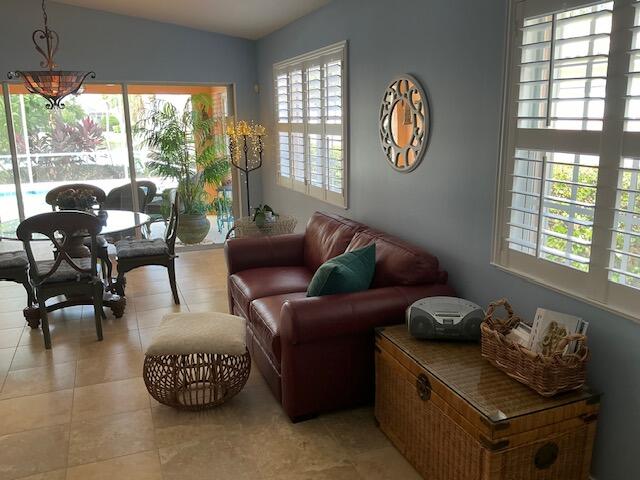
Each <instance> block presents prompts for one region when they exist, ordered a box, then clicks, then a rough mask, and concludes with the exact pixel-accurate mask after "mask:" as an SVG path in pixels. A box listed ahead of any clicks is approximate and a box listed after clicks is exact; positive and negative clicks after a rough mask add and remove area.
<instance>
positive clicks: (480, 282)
mask: <svg viewBox="0 0 640 480" xmlns="http://www.w3.org/2000/svg"><path fill="white" fill-rule="evenodd" d="M505 17H506V0H483V1H477V0H458V1H455V2H454V1H451V0H414V1H411V0H394V1H393V2H391V1H388V0H368V1H366V2H365V1H362V0H336V1H334V2H332V3H331V4H329V5H328V6H327V7H325V8H323V9H321V10H319V11H318V12H315V13H313V14H311V15H309V16H307V17H304V18H302V19H300V20H298V21H297V22H295V23H293V24H291V25H289V26H287V27H285V28H284V29H282V30H280V31H278V32H276V33H274V34H272V35H270V36H268V37H266V38H264V39H262V40H260V41H259V42H258V76H259V82H260V87H261V91H262V95H261V99H260V116H261V120H262V122H264V123H266V124H269V125H273V99H272V95H271V89H272V65H273V63H274V62H277V61H280V60H283V59H286V58H289V57H292V56H294V55H298V54H301V53H304V52H307V51H310V50H313V49H316V48H319V47H323V46H325V45H329V44H331V43H334V42H337V41H340V40H345V39H346V40H348V41H349V77H350V87H351V88H350V103H349V108H350V130H351V135H350V162H351V163H350V165H351V174H350V179H349V181H350V189H351V190H350V208H349V209H348V210H347V211H344V210H341V209H338V208H333V207H331V206H329V205H327V204H323V203H321V202H319V201H316V200H313V199H311V198H308V197H305V196H304V195H301V194H299V193H295V192H292V191H290V190H286V189H284V188H282V187H279V186H277V185H276V183H275V175H276V164H275V161H274V158H273V155H271V156H270V157H269V158H268V159H267V164H266V166H265V167H264V169H263V174H262V178H263V187H262V188H263V199H264V201H266V202H267V203H269V204H270V205H272V206H273V207H274V208H275V209H276V210H279V211H282V212H285V213H288V214H293V215H295V216H297V217H298V218H299V220H300V222H301V225H302V226H304V223H305V222H306V220H307V219H308V217H309V216H310V215H311V214H312V213H313V211H315V210H319V209H322V210H327V211H334V212H338V213H343V214H345V215H347V216H349V217H351V218H354V219H356V220H359V221H363V222H365V223H367V224H370V225H372V226H375V227H378V228H380V229H383V230H387V231H389V232H393V233H394V234H396V235H398V236H400V237H402V238H405V239H407V240H410V241H412V242H415V243H417V244H419V245H422V246H423V247H425V248H427V249H428V250H430V251H431V252H433V253H434V254H436V255H438V257H439V258H440V260H441V262H442V264H443V266H444V267H445V268H446V269H448V270H449V272H450V279H451V283H452V284H453V285H454V286H455V287H456V288H457V290H458V292H459V294H460V295H461V296H464V297H466V298H469V299H471V300H474V301H476V302H478V303H480V304H481V305H486V304H487V303H488V302H489V301H491V300H493V299H497V298H500V297H503V296H504V297H507V298H509V299H510V300H511V302H512V303H513V305H514V306H515V308H516V309H517V310H518V311H519V312H520V313H521V314H523V315H524V316H526V317H529V318H532V315H533V313H534V311H535V308H536V307H538V306H541V307H547V308H550V309H555V310H559V311H565V312H571V313H574V314H576V315H580V316H582V317H584V318H585V319H586V320H588V321H590V322H591V326H590V329H591V330H590V343H591V347H592V352H593V357H592V361H591V364H590V369H589V376H590V382H591V384H592V385H593V386H594V387H596V388H597V389H600V390H602V391H603V392H604V393H605V396H604V398H603V405H602V406H603V409H602V414H601V417H600V425H599V432H598V438H597V445H596V451H595V459H594V464H593V472H594V476H595V477H596V478H598V479H599V480H629V479H630V478H632V477H634V476H635V475H637V472H638V469H639V461H640V460H639V459H638V455H637V454H638V439H639V438H640V381H638V380H639V379H640V325H639V324H637V323H633V322H631V321H629V320H626V319H623V318H619V317H616V316H614V315H612V314H610V313H607V312H605V311H602V310H599V309H597V308H594V307H591V306H589V305H587V304H585V303H582V302H579V301H575V300H572V299H570V298H568V297H566V296H563V295H560V294H557V293H554V292H552V291H550V290H548V289H545V288H542V287H538V286H536V285H533V284H531V283H528V282H526V281H524V280H521V279H519V278H517V277H515V276H512V275H510V274H507V273H504V272H502V271H500V270H498V269H496V268H494V267H492V266H490V265H489V260H490V252H491V237H492V221H493V200H494V196H495V189H496V172H497V166H498V141H499V135H498V126H499V119H500V105H501V85H500V84H501V72H502V65H503V63H502V61H503V53H504V51H503V50H504V42H503V39H504V30H505ZM390 20H391V21H390ZM403 72H408V73H412V74H413V75H415V76H416V77H418V79H420V80H421V81H422V82H423V84H424V86H425V88H426V89H427V91H428V95H429V97H430V101H431V108H432V115H433V132H432V136H431V145H430V147H429V150H428V151H427V154H426V157H425V160H424V162H423V164H422V165H421V166H420V167H419V168H418V169H417V170H416V171H415V172H413V173H411V174H409V175H405V174H400V173H396V172H394V171H393V170H392V169H391V168H390V167H388V166H387V165H385V162H384V159H383V155H382V153H381V151H380V148H379V142H378V137H377V124H376V122H377V115H378V105H379V101H380V97H381V95H382V93H383V90H384V87H385V85H386V83H387V82H388V81H390V80H391V79H392V78H393V77H394V75H396V74H398V73H403ZM271 131H273V130H271ZM274 137H275V135H272V137H271V138H272V139H273V138H274ZM272 142H273V140H272ZM634 478H635V477H634Z"/></svg>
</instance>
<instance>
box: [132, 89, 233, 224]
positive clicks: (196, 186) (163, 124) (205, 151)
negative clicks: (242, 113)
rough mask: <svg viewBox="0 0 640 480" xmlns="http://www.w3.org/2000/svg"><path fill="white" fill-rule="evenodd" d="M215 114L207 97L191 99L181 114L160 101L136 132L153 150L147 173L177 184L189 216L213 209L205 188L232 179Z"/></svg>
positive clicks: (210, 100) (135, 127) (155, 104)
mask: <svg viewBox="0 0 640 480" xmlns="http://www.w3.org/2000/svg"><path fill="white" fill-rule="evenodd" d="M211 111H212V99H211V97H210V96H207V95H204V94H198V95H192V96H191V97H189V99H188V100H187V101H186V104H185V106H184V108H183V109H182V110H180V109H178V108H176V106H175V105H173V104H172V103H170V102H167V101H164V100H159V99H156V100H155V101H154V102H153V105H152V106H151V107H149V108H147V110H146V111H145V114H144V116H143V117H142V118H141V119H140V120H139V121H138V122H137V123H136V124H135V126H134V133H135V135H136V136H137V137H138V138H140V139H141V140H142V143H143V144H144V145H146V146H147V147H148V148H149V150H150V151H149V157H150V160H149V161H148V162H147V167H148V168H149V170H150V171H152V172H153V173H155V174H156V175H159V176H161V177H163V178H165V179H166V178H171V179H175V180H177V181H178V191H179V193H180V201H181V205H182V207H183V209H184V213H185V214H192V215H198V214H206V213H207V212H208V211H210V210H211V209H213V205H212V202H211V201H209V200H208V198H207V197H208V195H207V192H206V186H207V185H213V186H215V187H216V188H217V187H219V186H220V185H221V184H222V183H223V182H224V181H225V179H226V178H227V177H228V175H229V171H230V164H229V160H228V157H227V148H226V143H225V139H224V135H223V134H222V121H223V119H222V118H216V117H214V116H213V115H212V114H211V113H210V112H211Z"/></svg>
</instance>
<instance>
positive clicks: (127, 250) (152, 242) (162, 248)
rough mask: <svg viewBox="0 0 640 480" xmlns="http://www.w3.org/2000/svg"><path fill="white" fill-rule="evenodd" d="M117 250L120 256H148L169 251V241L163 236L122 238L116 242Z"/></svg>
mask: <svg viewBox="0 0 640 480" xmlns="http://www.w3.org/2000/svg"><path fill="white" fill-rule="evenodd" d="M116 252H117V254H118V257H120V258H131V257H148V256H152V255H165V254H167V253H169V249H168V247H167V243H166V242H165V241H164V240H162V239H161V238H154V239H140V240H138V239H134V240H120V241H119V242H117V243H116Z"/></svg>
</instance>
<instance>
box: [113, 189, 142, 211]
mask: <svg viewBox="0 0 640 480" xmlns="http://www.w3.org/2000/svg"><path fill="white" fill-rule="evenodd" d="M137 192H138V205H139V207H140V208H139V209H138V211H139V212H141V211H143V210H144V206H145V195H146V194H145V193H144V190H143V189H142V188H140V187H137ZM103 208H105V209H107V210H133V195H132V192H131V184H129V183H127V184H125V185H121V186H120V187H116V188H114V189H113V190H111V191H110V192H109V194H108V195H107V199H106V201H105V202H104V207H103Z"/></svg>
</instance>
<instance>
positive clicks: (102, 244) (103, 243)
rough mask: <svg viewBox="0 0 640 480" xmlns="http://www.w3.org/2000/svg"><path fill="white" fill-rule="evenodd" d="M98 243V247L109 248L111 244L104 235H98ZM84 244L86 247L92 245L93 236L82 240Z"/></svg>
mask: <svg viewBox="0 0 640 480" xmlns="http://www.w3.org/2000/svg"><path fill="white" fill-rule="evenodd" d="M96 243H97V244H98V247H102V248H107V247H108V246H109V242H107V240H106V239H105V238H104V237H103V236H102V235H98V236H96ZM82 244H83V245H84V246H85V247H91V237H86V238H84V239H83V240H82Z"/></svg>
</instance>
